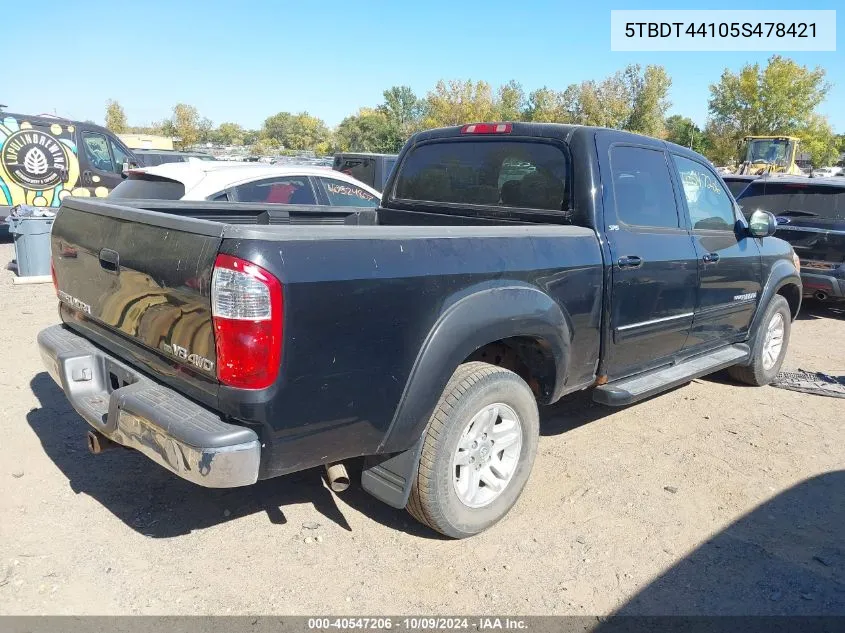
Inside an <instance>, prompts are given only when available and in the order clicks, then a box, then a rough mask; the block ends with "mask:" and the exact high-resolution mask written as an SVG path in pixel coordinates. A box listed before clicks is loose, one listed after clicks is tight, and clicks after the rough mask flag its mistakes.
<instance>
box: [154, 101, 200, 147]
mask: <svg viewBox="0 0 845 633" xmlns="http://www.w3.org/2000/svg"><path fill="white" fill-rule="evenodd" d="M168 123H169V124H168ZM200 125H201V122H200V116H199V112H197V109H196V108H195V107H194V106H192V105H188V104H186V103H177V104H176V105H175V106H173V116H172V117H171V119H170V121H169V122H167V121H165V122H164V124H163V125H162V128H163V131H164V132H165V133H166V134H169V135H171V136H174V137H176V138H178V139H179V140H178V141H177V144H178V145H179V146H180V147H181V148H182V149H186V148H188V147H191V146H193V145H196V144H197V143H198V142H199V140H200V136H201V134H202V129H201V128H200Z"/></svg>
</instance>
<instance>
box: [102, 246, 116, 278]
mask: <svg viewBox="0 0 845 633" xmlns="http://www.w3.org/2000/svg"><path fill="white" fill-rule="evenodd" d="M100 266H102V267H103V268H104V269H105V270H107V271H109V272H111V273H116V272H118V271H119V270H120V255H119V254H118V252H117V251H113V250H111V249H110V248H104V249H103V250H101V251H100Z"/></svg>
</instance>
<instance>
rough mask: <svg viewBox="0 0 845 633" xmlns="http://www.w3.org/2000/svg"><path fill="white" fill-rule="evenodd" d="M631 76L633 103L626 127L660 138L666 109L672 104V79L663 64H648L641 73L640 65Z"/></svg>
mask: <svg viewBox="0 0 845 633" xmlns="http://www.w3.org/2000/svg"><path fill="white" fill-rule="evenodd" d="M633 68H636V72H635V73H634V74H633V75H632V76H631V84H632V92H633V95H632V96H633V103H632V111H631V114H630V116H629V118H628V123H627V125H626V126H625V129H627V130H630V131H632V132H637V133H639V134H645V135H647V136H654V137H657V138H660V137H661V136H663V133H664V131H665V119H666V111H667V110H668V109H669V106H670V105H671V104H670V103H669V99H668V95H669V88H670V87H671V86H672V79H671V77H669V73H667V72H666V69H665V68H663V66H646V69H645V72H644V73H643V74H642V75H640V74H639V66H635V67H633Z"/></svg>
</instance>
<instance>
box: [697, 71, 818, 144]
mask: <svg viewBox="0 0 845 633" xmlns="http://www.w3.org/2000/svg"><path fill="white" fill-rule="evenodd" d="M829 90H830V84H828V83H827V82H826V81H825V71H824V69H822V68H815V69H812V70H811V69H809V68H808V67H806V66H800V65H799V64H797V63H795V62H794V61H793V60H791V59H788V58H785V57H781V56H780V55H774V56H772V57H771V58H769V60H768V62H767V64H766V67H765V68H761V66H760V64H746V65H745V66H743V67H742V68H741V69H740V71H739V72H738V73H736V74H734V73H732V72H731V71H730V70H727V69H725V71H724V72H723V73H722V77H721V79H720V80H719V83H717V84H714V85H711V86H710V101H709V111H710V118H711V120H712V121H713V123H714V125H715V127H716V129H718V130H719V136H720V139H721V140H722V141H724V142H725V144H726V145H725V146H727V141H728V139H730V141H731V142H732V143H733V145H734V146H735V147H736V148H737V152H738V148H739V146H740V144H741V140H742V138H743V137H745V136H757V135H761V136H777V135H791V136H798V137H801V138H806V139H807V142H809V143H811V144H812V145H813V147H814V150H813V151H814V152H815V153H816V156H817V158H821V157H823V156H824V155H825V152H826V151H828V150H823V149H821V148H822V147H823V146H825V144H827V143H831V142H832V141H831V140H830V138H829V136H830V135H829V134H828V132H827V131H826V130H825V125H826V123H825V125H823V124H822V123H820V121H819V120H818V119H817V115H816V113H815V110H816V108H817V107H818V106H819V104H821V102H822V101H824V98H825V96H827V93H828V91H829ZM828 129H829V127H828ZM811 153H812V152H811ZM734 158H736V156H734Z"/></svg>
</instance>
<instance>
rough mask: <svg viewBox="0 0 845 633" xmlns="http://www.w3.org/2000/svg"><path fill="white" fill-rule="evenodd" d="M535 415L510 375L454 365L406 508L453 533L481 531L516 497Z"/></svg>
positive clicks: (535, 432) (529, 455) (526, 470)
mask: <svg viewBox="0 0 845 633" xmlns="http://www.w3.org/2000/svg"><path fill="white" fill-rule="evenodd" d="M539 432H540V416H539V413H538V411H537V403H536V401H535V400H534V394H533V393H531V389H530V388H529V387H528V385H527V384H526V383H525V381H524V380H522V378H520V377H519V376H517V375H516V374H515V373H513V372H511V371H508V370H507V369H503V368H501V367H497V366H495V365H490V364H487V363H480V362H471V363H465V364H463V365H461V366H460V367H458V369H457V370H456V371H455V373H454V374H453V375H452V377H451V378H450V380H449V382H448V384H447V385H446V389H445V390H444V391H443V395H442V396H441V397H440V401H439V402H438V404H437V407H436V408H435V410H434V414H433V415H432V416H431V419H430V420H429V423H428V427H427V428H426V431H425V439H424V444H423V449H422V455H421V457H420V464H419V469H418V472H417V476H416V479H415V480H414V483H413V486H412V488H411V495H410V498H409V499H408V505H407V510H408V512H410V513H411V515H412V516H413V517H414V518H416V519H417V520H418V521H420V522H421V523H424V524H426V525H428V526H429V527H431V528H433V529H435V530H437V531H438V532H440V533H441V534H445V535H446V536H450V537H452V538H465V537H467V536H472V535H473V534H478V533H479V532H482V531H483V530H485V529H487V528H488V527H490V526H491V525H493V524H494V523H496V522H497V521H499V520H500V519H501V518H502V517H504V516H505V515H506V514H507V513H508V511H509V510H510V509H511V507H512V506H513V505H514V503H516V500H517V499H518V498H519V495H520V493H521V492H522V489H523V488H524V487H525V483H526V482H527V481H528V476H529V475H530V474H531V467H532V466H533V464H534V456H535V455H536V453H537V441H538V437H539Z"/></svg>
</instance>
